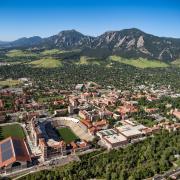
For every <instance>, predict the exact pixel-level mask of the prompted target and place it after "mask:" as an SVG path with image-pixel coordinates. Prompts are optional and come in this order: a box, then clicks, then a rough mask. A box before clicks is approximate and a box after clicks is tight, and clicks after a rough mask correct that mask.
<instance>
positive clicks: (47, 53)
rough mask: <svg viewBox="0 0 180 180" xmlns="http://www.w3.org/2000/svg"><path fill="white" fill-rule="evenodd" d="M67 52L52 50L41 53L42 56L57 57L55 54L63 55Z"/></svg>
mask: <svg viewBox="0 0 180 180" xmlns="http://www.w3.org/2000/svg"><path fill="white" fill-rule="evenodd" d="M64 52H66V51H62V50H59V49H51V50H44V51H42V52H41V55H55V54H62V53H64Z"/></svg>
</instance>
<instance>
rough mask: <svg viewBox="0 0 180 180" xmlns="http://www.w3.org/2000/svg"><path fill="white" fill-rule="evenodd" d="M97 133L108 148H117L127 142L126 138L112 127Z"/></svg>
mask: <svg viewBox="0 0 180 180" xmlns="http://www.w3.org/2000/svg"><path fill="white" fill-rule="evenodd" d="M97 135H98V136H99V137H100V138H101V141H102V143H103V144H104V145H105V146H106V147H107V148H108V149H112V148H117V147H120V146H123V145H126V144H127V143H128V140H127V138H126V137H125V136H123V135H122V134H120V133H118V132H117V131H116V130H114V129H106V130H101V131H99V132H97Z"/></svg>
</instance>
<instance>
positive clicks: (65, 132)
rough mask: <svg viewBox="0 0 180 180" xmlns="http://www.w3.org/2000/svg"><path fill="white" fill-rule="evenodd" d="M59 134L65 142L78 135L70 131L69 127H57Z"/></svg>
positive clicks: (73, 139) (74, 138) (72, 139)
mask: <svg viewBox="0 0 180 180" xmlns="http://www.w3.org/2000/svg"><path fill="white" fill-rule="evenodd" d="M57 131H58V134H59V136H60V137H61V138H62V139H63V140H64V141H65V142H66V143H70V142H72V141H75V140H76V139H78V137H77V136H76V135H75V134H74V133H73V132H72V130H71V129H70V128H66V127H63V128H59V129H57Z"/></svg>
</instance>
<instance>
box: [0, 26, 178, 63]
mask: <svg viewBox="0 0 180 180" xmlns="http://www.w3.org/2000/svg"><path fill="white" fill-rule="evenodd" d="M0 47H1V48H44V49H53V48H58V49H62V50H73V49H81V52H82V53H83V55H88V56H98V57H104V56H109V55H119V56H122V57H126V58H138V57H144V58H148V59H158V60H163V61H173V60H175V59H178V58H180V39H176V38H167V37H158V36H154V35H151V34H147V33H145V32H143V31H141V30H139V29H136V28H131V29H124V30H120V31H108V32H105V33H104V34H102V35H100V36H97V37H92V36H87V35H83V34H82V33H80V32H77V31H76V30H66V31H61V32H60V33H58V34H56V35H53V36H50V37H47V38H41V37H39V36H34V37H30V38H25V37H24V38H20V39H18V40H15V41H12V42H3V41H0Z"/></svg>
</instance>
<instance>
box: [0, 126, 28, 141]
mask: <svg viewBox="0 0 180 180" xmlns="http://www.w3.org/2000/svg"><path fill="white" fill-rule="evenodd" d="M9 136H12V137H17V138H22V139H23V138H25V134H24V131H23V129H22V127H21V126H20V125H19V124H12V125H7V126H0V140H3V139H5V138H7V137H9Z"/></svg>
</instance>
